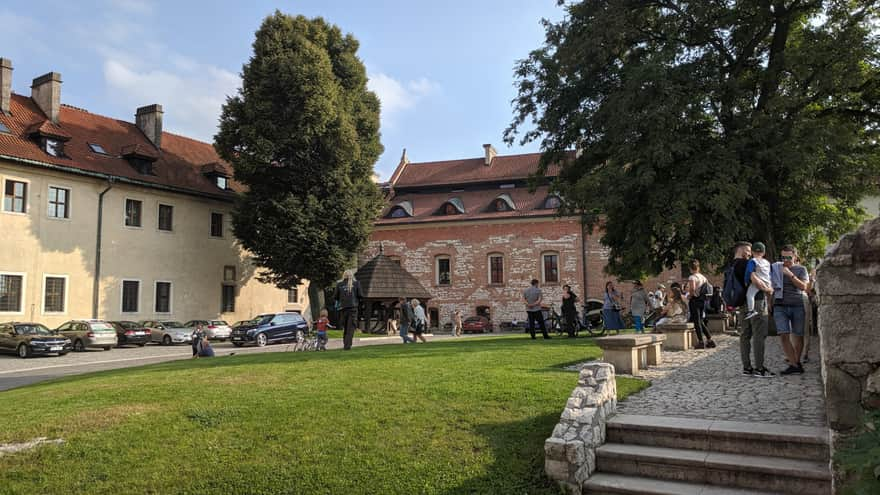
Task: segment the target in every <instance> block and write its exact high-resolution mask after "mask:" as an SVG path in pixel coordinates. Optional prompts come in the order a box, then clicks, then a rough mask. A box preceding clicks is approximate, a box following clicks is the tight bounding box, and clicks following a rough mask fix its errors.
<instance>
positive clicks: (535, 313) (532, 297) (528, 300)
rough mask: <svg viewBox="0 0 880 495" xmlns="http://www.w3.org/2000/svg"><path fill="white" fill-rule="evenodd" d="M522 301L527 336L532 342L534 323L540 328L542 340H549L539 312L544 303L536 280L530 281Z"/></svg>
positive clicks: (542, 317)
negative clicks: (526, 319) (523, 302)
mask: <svg viewBox="0 0 880 495" xmlns="http://www.w3.org/2000/svg"><path fill="white" fill-rule="evenodd" d="M523 301H525V304H526V314H527V315H528V317H529V334H531V336H532V340H534V339H535V322H536V321H537V322H538V326H539V327H541V333H542V334H543V335H544V339H546V340H549V339H550V335H548V334H547V326H546V325H545V324H544V314H543V313H542V312H541V303H542V302H544V294H543V292H541V289H540V288H539V287H538V279H536V278H535V279H532V283H531V285H530V286H529V288H528V289H526V290H524V291H523Z"/></svg>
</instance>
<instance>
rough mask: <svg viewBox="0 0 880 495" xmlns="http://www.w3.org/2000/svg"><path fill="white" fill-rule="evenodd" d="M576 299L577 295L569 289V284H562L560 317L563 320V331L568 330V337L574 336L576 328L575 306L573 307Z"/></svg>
mask: <svg viewBox="0 0 880 495" xmlns="http://www.w3.org/2000/svg"><path fill="white" fill-rule="evenodd" d="M577 300H578V298H577V296H576V295H575V293H574V292H572V291H571V286H570V285H563V286H562V318H563V319H564V320H565V331H566V332H568V337H569V338H574V337H575V329H576V328H577V308H575V303H576V302H577Z"/></svg>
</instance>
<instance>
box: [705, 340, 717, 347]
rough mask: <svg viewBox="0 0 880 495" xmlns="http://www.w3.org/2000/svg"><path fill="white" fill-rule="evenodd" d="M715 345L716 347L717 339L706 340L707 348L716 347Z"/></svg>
mask: <svg viewBox="0 0 880 495" xmlns="http://www.w3.org/2000/svg"><path fill="white" fill-rule="evenodd" d="M715 347H716V346H715V341H714V340H709V341H706V349H714V348H715Z"/></svg>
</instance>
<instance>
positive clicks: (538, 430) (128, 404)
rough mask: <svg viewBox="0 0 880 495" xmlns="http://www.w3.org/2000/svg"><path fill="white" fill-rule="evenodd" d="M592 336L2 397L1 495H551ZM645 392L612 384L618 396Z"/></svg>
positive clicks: (256, 357) (347, 357) (235, 360)
mask: <svg viewBox="0 0 880 495" xmlns="http://www.w3.org/2000/svg"><path fill="white" fill-rule="evenodd" d="M598 355H600V351H599V349H598V348H596V347H595V346H594V345H593V344H592V343H591V341H590V340H588V339H577V340H574V341H568V340H566V339H554V340H551V341H543V340H540V339H539V340H537V341H532V340H530V339H528V338H525V337H524V336H523V335H512V336H504V337H487V338H485V339H465V340H460V341H438V342H432V343H429V344H418V345H408V346H402V345H389V346H370V347H361V348H355V349H354V350H353V351H350V352H342V351H331V352H326V353H265V354H262V353H261V354H250V355H237V356H226V357H218V358H215V359H199V360H194V361H191V360H184V361H177V362H171V363H164V364H158V365H153V366H148V367H142V368H133V369H128V370H117V371H109V372H101V373H97V374H92V375H85V376H79V377H71V378H66V379H63V380H59V381H55V382H51V383H44V384H39V385H33V386H29V387H25V388H20V389H14V390H10V391H6V392H0V417H2V418H3V419H2V424H3V426H2V428H0V443H5V442H20V441H26V440H30V439H33V438H36V437H49V438H63V439H64V440H65V441H66V443H65V444H63V445H59V446H55V445H49V446H42V447H39V448H37V449H34V450H31V451H27V452H21V453H18V454H14V455H7V456H4V457H0V493H2V494H33V493H40V494H76V493H102V494H103V493H106V494H129V493H136V494H166V493H168V494H171V493H173V494H196V493H200V494H201V493H204V494H214V493H218V494H219V493H224V494H227V493H228V494H305V493H309V494H311V493H318V494H338V493H347V494H356V493H376V494H388V493H400V494H416V493H431V494H433V493H437V494H441V493H442V494H453V493H476V494H495V493H498V494H555V493H558V490H557V489H556V487H555V486H553V485H552V483H551V482H550V481H548V480H547V478H546V477H545V476H544V474H543V442H544V439H545V438H547V437H548V436H549V435H550V433H551V431H552V429H553V426H554V425H555V424H556V421H557V419H558V418H559V414H560V413H561V412H562V408H563V407H564V406H565V402H566V399H567V398H568V395H569V393H570V392H571V390H572V388H574V387H575V385H576V380H577V378H576V377H577V375H576V373H575V372H572V371H565V370H563V369H561V368H562V367H563V366H565V365H568V364H571V363H575V362H580V361H583V360H586V359H589V358H593V357H596V356H598ZM646 385H647V384H646V383H645V382H643V381H641V380H636V379H632V378H618V392H619V397H621V398H622V397H624V396H626V395H628V394H630V393H633V392H635V391H638V390H640V389H642V388H644V387H645V386H646Z"/></svg>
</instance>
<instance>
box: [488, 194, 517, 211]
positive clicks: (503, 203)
mask: <svg viewBox="0 0 880 495" xmlns="http://www.w3.org/2000/svg"><path fill="white" fill-rule="evenodd" d="M515 209H516V203H514V202H513V198H511V197H510V195H509V194H507V193H505V194H499V195H498V196H497V197H496V198H495V200H494V201H492V207H491V208H490V210H491V211H513V210H515Z"/></svg>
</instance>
